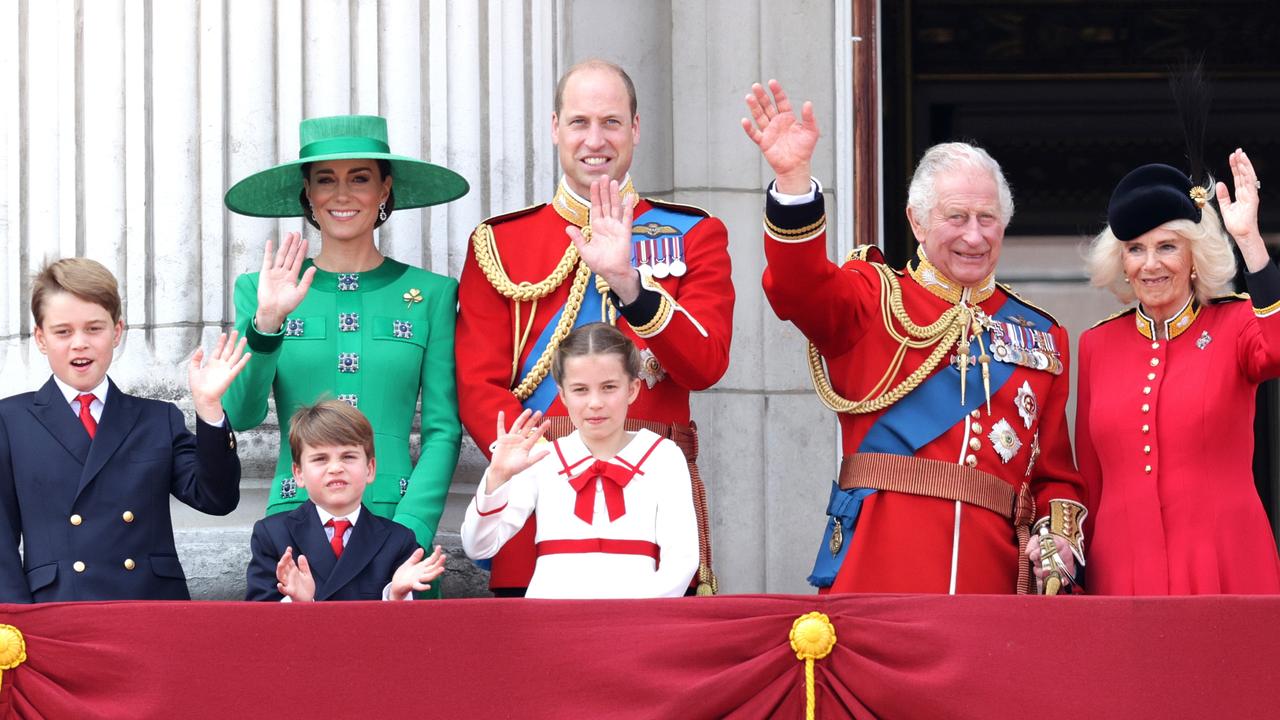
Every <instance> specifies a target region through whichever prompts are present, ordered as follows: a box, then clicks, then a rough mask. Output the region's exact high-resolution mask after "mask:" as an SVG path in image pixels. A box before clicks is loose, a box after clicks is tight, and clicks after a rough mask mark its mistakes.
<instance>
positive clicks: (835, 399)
mask: <svg viewBox="0 0 1280 720" xmlns="http://www.w3.org/2000/svg"><path fill="white" fill-rule="evenodd" d="M770 90H771V91H772V94H773V97H772V98H770V97H769V94H768V93H766V92H765V90H764V88H762V87H761V86H760V85H756V86H754V87H753V90H752V94H751V95H749V96H748V97H747V106H748V109H749V110H750V112H751V114H752V118H751V119H749V120H748V119H744V120H743V127H744V129H745V130H746V131H747V135H748V136H749V137H750V138H751V139H752V140H753V141H755V142H756V144H757V145H758V146H759V147H760V150H761V152H762V153H763V154H764V157H765V159H766V160H767V161H768V162H769V164H770V166H771V167H772V168H773V170H774V172H775V173H776V174H777V180H776V181H775V183H774V184H772V185H771V186H770V188H769V191H768V196H769V197H768V200H767V205H766V208H765V256H766V259H767V261H768V265H767V268H766V270H765V274H764V289H765V294H766V295H767V296H768V298H769V302H770V304H772V306H773V308H774V311H775V312H777V314H778V316H779V317H780V318H782V319H784V320H790V321H791V322H793V323H795V325H796V326H797V327H798V328H800V330H801V331H802V332H803V333H804V334H805V336H806V337H807V338H808V339H809V341H810V343H811V345H810V359H811V363H810V365H811V369H812V371H813V376H814V385H815V388H816V389H817V390H818V394H819V396H820V397H821V399H822V400H823V402H824V403H825V404H827V406H828V407H831V408H832V409H833V410H835V411H836V412H837V413H839V418H840V425H841V431H842V442H843V450H844V461H843V463H842V467H841V472H840V479H839V483H838V485H839V487H836V488H833V489H832V496H831V503H830V505H829V507H828V515H829V521H828V525H827V531H826V535H825V537H824V538H823V543H822V547H821V549H820V551H819V557H818V562H817V564H816V566H815V569H814V573H813V575H812V576H811V577H810V581H811V582H812V583H814V584H815V585H818V586H819V587H822V588H829V589H830V590H832V591H858V592H950V593H957V592H967V593H1012V592H1015V591H1016V592H1028V591H1032V590H1034V589H1035V583H1033V582H1032V569H1033V568H1032V563H1031V562H1030V561H1029V559H1028V558H1027V557H1026V555H1024V553H1028V552H1029V553H1030V554H1031V555H1032V559H1034V560H1035V567H1034V570H1035V575H1036V576H1037V577H1046V578H1047V577H1052V578H1053V584H1054V586H1055V587H1056V585H1057V584H1059V583H1068V584H1069V583H1070V582H1071V581H1072V579H1073V578H1074V577H1075V568H1076V566H1077V565H1078V564H1080V563H1082V562H1083V547H1082V543H1081V534H1080V523H1081V522H1083V520H1084V514H1085V513H1084V506H1083V504H1082V503H1081V500H1082V483H1081V480H1080V477H1079V475H1078V474H1077V473H1076V469H1075V465H1074V463H1073V461H1072V456H1071V446H1070V441H1069V439H1068V436H1067V425H1066V418H1065V407H1066V402H1067V392H1068V385H1069V382H1070V374H1069V373H1068V372H1067V334H1066V331H1065V330H1064V329H1063V328H1062V326H1061V325H1059V324H1057V323H1056V322H1055V321H1054V320H1053V319H1052V318H1051V317H1050V316H1049V315H1048V313H1046V312H1044V311H1043V310H1040V309H1039V308H1036V307H1034V306H1032V305H1030V304H1029V303H1027V302H1026V301H1024V300H1022V299H1021V298H1018V297H1017V296H1015V295H1013V294H1012V293H1011V292H1010V291H1009V290H1008V289H1007V288H1004V287H1003V286H1000V285H998V284H997V283H996V282H995V277H994V273H995V268H996V262H997V260H998V258H999V255H1000V248H1001V244H1002V242H1003V239H1004V228H1005V226H1006V225H1008V223H1009V220H1010V218H1011V217H1012V215H1013V201H1012V197H1011V195H1010V192H1009V189H1008V185H1007V184H1006V183H1005V180H1004V176H1003V173H1002V172H1001V171H1000V167H999V165H998V164H996V163H995V161H994V160H992V159H991V157H990V156H989V155H987V153H986V152H984V151H982V150H980V149H978V148H975V147H973V146H971V145H966V144H963V143H947V144H943V145H938V146H935V147H933V148H930V149H929V151H928V152H926V153H925V155H924V157H923V158H922V159H921V161H920V165H919V166H918V167H917V168H916V173H915V176H914V177H913V179H912V183H911V190H910V193H909V194H910V198H909V204H908V208H907V218H908V220H909V221H910V224H911V228H912V232H913V233H914V234H915V236H916V239H917V240H918V241H919V243H920V256H919V259H918V261H917V262H915V263H913V264H908V266H907V268H906V269H904V270H896V269H890V268H888V267H887V266H886V265H884V264H883V261H882V260H881V259H880V257H879V253H878V252H876V251H875V249H874V248H861V249H859V251H857V252H856V253H855V255H854V256H853V257H851V258H849V259H848V260H847V261H846V262H845V263H844V265H843V266H837V265H836V264H834V263H832V262H831V261H830V260H828V259H827V256H826V247H827V244H826V233H825V231H826V220H825V215H824V211H823V204H822V194H821V192H820V188H818V186H817V183H816V182H815V181H813V180H812V179H811V172H810V159H811V157H812V155H813V149H814V146H815V144H816V143H817V139H818V128H817V125H816V122H815V120H814V116H813V109H812V106H811V105H810V104H809V103H805V105H804V107H803V108H802V113H801V117H800V118H799V119H798V120H797V118H796V116H795V114H794V113H793V112H792V108H791V105H790V103H789V101H788V100H787V98H786V95H785V93H784V92H783V91H782V88H781V86H779V85H778V84H777V82H776V81H771V82H770ZM824 362H825V367H824ZM1037 518H1039V519H1038V520H1037ZM1042 528H1043V530H1041V529H1042ZM1033 533H1035V534H1037V535H1038V536H1039V537H1040V538H1042V539H1043V543H1042V542H1040V541H1037V542H1033V543H1029V542H1028V540H1029V537H1030V536H1031V535H1032V534H1033ZM1042 546H1043V547H1044V548H1046V550H1049V551H1048V552H1046V553H1045V556H1044V558H1043V562H1041V560H1042V559H1041V555H1040V549H1041V547H1042Z"/></svg>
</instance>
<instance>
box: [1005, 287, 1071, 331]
mask: <svg viewBox="0 0 1280 720" xmlns="http://www.w3.org/2000/svg"><path fill="white" fill-rule="evenodd" d="M996 285H998V286H999V287H1000V289H1001V290H1004V291H1005V292H1007V293H1009V294H1010V295H1012V296H1014V297H1016V298H1018V302H1020V303H1022V304H1023V305H1026V306H1027V307H1029V308H1031V309H1032V310H1035V311H1036V312H1038V313H1040V314H1041V315H1044V316H1045V317H1047V318H1049V322H1051V323H1053V324H1054V325H1057V326H1058V327H1062V323H1061V322H1060V321H1059V320H1058V318H1056V317H1054V316H1053V313H1051V312H1049V311H1048V310H1045V309H1044V308H1042V307H1040V306H1039V305H1036V304H1035V303H1033V302H1030V301H1029V300H1027V299H1026V298H1024V297H1022V296H1021V295H1019V294H1018V293H1016V292H1014V290H1013V288H1011V287H1009V286H1008V285H1005V284H1004V283H1002V282H997V283H996Z"/></svg>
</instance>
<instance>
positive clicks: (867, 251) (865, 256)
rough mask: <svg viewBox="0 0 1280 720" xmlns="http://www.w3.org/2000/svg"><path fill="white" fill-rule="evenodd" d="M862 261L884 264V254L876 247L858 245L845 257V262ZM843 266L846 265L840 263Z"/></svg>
mask: <svg viewBox="0 0 1280 720" xmlns="http://www.w3.org/2000/svg"><path fill="white" fill-rule="evenodd" d="M850 260H861V261H862V262H869V263H879V264H880V265H883V264H884V253H883V252H881V251H880V248H878V247H876V246H875V245H857V246H855V247H854V248H853V249H852V250H850V251H849V254H848V255H845V256H844V262H845V263H847V262H849V261H850ZM840 264H841V265H843V264H844V263H840Z"/></svg>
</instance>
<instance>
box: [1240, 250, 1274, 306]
mask: <svg viewBox="0 0 1280 720" xmlns="http://www.w3.org/2000/svg"><path fill="white" fill-rule="evenodd" d="M1244 284H1245V287H1246V288H1247V289H1248V290H1249V299H1250V301H1251V302H1252V303H1253V314H1254V315H1257V316H1258V317H1268V316H1271V315H1274V314H1276V313H1277V312H1280V268H1277V267H1276V264H1275V263H1273V262H1268V263H1267V266H1266V267H1264V268H1262V269H1261V270H1259V271H1258V272H1256V273H1245V276H1244Z"/></svg>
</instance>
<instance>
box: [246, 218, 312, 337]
mask: <svg viewBox="0 0 1280 720" xmlns="http://www.w3.org/2000/svg"><path fill="white" fill-rule="evenodd" d="M306 258H307V241H306V240H304V239H302V236H301V235H300V234H298V233H296V232H291V233H288V234H286V235H285V236H284V242H282V243H280V249H279V250H278V251H276V252H275V253H272V252H271V241H270V240H268V241H267V248H266V250H265V251H264V252H263V253H262V271H261V272H259V273H258V311H257V312H256V313H255V314H254V316H253V322H254V325H255V326H256V327H257V328H258V331H259V332H264V333H274V332H278V331H279V330H280V327H281V326H282V325H284V319H285V318H286V317H287V316H288V315H289V313H291V312H293V310H294V308H296V307H298V305H299V304H300V303H301V302H302V298H304V297H306V296H307V290H309V289H311V280H312V278H314V277H315V275H316V268H315V266H314V265H312V266H311V267H309V268H307V271H306V272H305V273H302V277H298V271H299V270H301V269H302V261H303V260H306Z"/></svg>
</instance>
